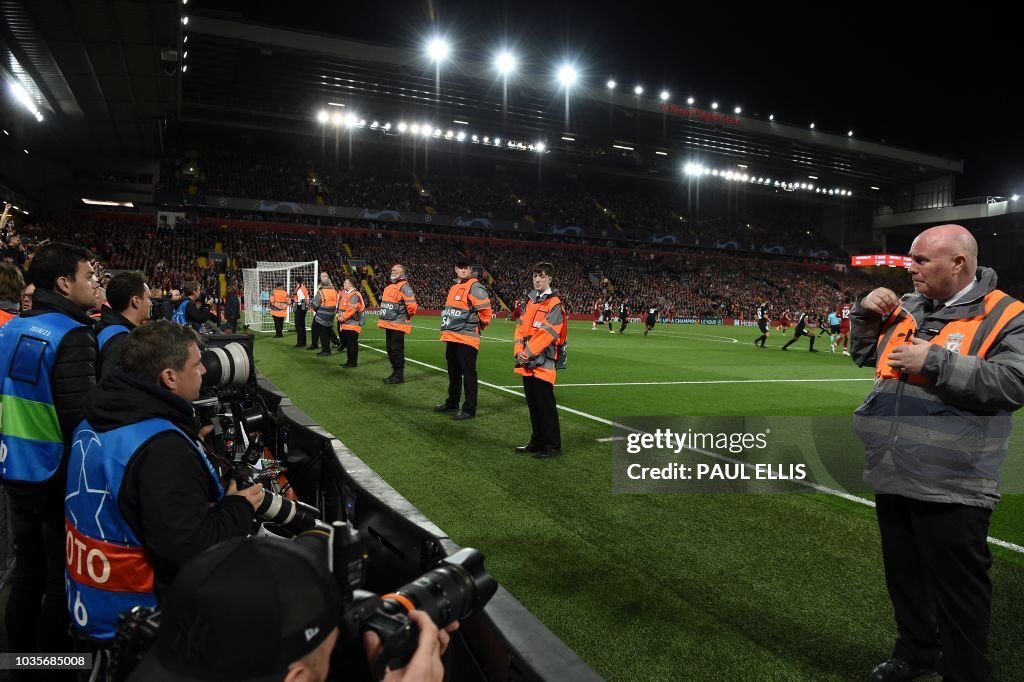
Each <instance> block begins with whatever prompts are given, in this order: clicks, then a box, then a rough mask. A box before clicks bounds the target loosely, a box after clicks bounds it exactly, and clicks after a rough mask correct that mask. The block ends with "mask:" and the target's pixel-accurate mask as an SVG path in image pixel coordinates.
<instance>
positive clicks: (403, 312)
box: [377, 263, 418, 384]
mask: <svg viewBox="0 0 1024 682" xmlns="http://www.w3.org/2000/svg"><path fill="white" fill-rule="evenodd" d="M406 277H407V276H406V273H405V266H404V265H399V264H398V263H395V264H394V265H393V266H391V273H390V277H389V278H390V280H391V283H390V284H388V285H387V286H386V287H384V295H382V296H381V297H380V318H379V319H378V320H377V326H378V327H379V328H381V329H383V330H384V336H385V338H386V341H387V348H388V360H390V361H391V374H390V375H389V376H387V377H385V378H384V383H385V384H401V383H405V335H406V334H408V333H409V332H411V331H412V325H411V324H410V320H412V317H413V315H415V314H416V310H417V308H418V306H417V305H416V294H414V293H413V290H412V287H411V286H409V282H408V280H407V278H406Z"/></svg>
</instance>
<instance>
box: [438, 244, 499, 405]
mask: <svg viewBox="0 0 1024 682" xmlns="http://www.w3.org/2000/svg"><path fill="white" fill-rule="evenodd" d="M455 276H456V277H457V278H458V281H457V282H456V283H455V284H454V285H453V286H452V288H451V289H449V290H448V299H447V300H446V301H445V304H444V311H443V312H442V313H441V340H442V341H444V342H445V346H446V348H445V359H446V360H447V361H448V399H447V400H446V401H444V402H443V403H441V404H440V405H435V406H434V411H435V412H448V411H449V410H458V409H459V398H460V395H461V393H462V388H463V384H465V389H466V400H465V401H464V402H463V403H462V409H461V410H459V412H458V413H456V415H455V417H454V418H455V419H456V420H458V421H462V420H465V419H472V418H473V417H475V416H476V398H477V379H476V356H477V352H478V351H479V350H480V333H481V332H482V331H483V330H484V328H485V327H486V326H487V325H488V324H489V323H490V321H491V298H490V296H489V295H488V293H487V289H486V288H484V285H483V284H481V283H480V282H479V280H477V278H476V277H473V270H472V267H471V266H470V264H469V261H467V260H459V261H458V262H456V263H455Z"/></svg>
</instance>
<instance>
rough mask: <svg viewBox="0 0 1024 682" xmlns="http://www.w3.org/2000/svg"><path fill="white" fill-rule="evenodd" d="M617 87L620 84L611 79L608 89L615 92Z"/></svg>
mask: <svg viewBox="0 0 1024 682" xmlns="http://www.w3.org/2000/svg"><path fill="white" fill-rule="evenodd" d="M616 85H618V83H616V82H615V81H614V80H612V79H611V78H609V79H608V89H609V90H614V89H615V86H616Z"/></svg>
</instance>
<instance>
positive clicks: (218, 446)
mask: <svg viewBox="0 0 1024 682" xmlns="http://www.w3.org/2000/svg"><path fill="white" fill-rule="evenodd" d="M205 346H206V347H205V349H204V350H203V353H202V363H203V367H204V368H205V369H206V373H205V374H204V375H203V383H202V386H201V387H200V390H199V399H198V400H196V401H195V402H194V403H193V406H194V407H195V408H196V413H197V415H198V416H199V421H200V424H202V425H203V426H212V427H213V430H212V431H211V433H210V435H209V436H207V438H206V440H205V441H204V442H205V444H206V445H208V447H209V448H210V450H211V451H212V453H213V455H214V456H215V457H216V458H217V459H218V460H219V461H220V462H221V463H222V464H223V465H224V467H225V468H226V470H227V473H226V478H227V479H229V480H233V481H235V483H236V484H237V486H238V489H239V490H244V489H245V488H248V487H250V486H253V485H262V486H263V487H264V488H266V490H265V491H264V495H263V503H262V504H261V505H260V507H259V509H257V510H256V516H257V518H258V519H260V521H261V522H262V523H264V524H271V525H276V526H283V527H286V528H288V529H289V530H292V531H301V530H305V529H309V528H312V527H313V526H314V525H315V524H316V522H317V519H318V518H319V512H318V511H317V510H316V509H315V508H314V507H312V506H310V505H308V504H305V503H303V502H300V501H299V500H298V498H297V496H296V495H295V494H294V492H292V491H291V488H290V486H289V484H288V480H287V478H286V477H285V475H284V474H285V472H286V471H287V469H286V468H285V467H284V466H282V465H281V463H280V462H279V461H278V460H276V459H274V458H273V457H272V455H271V452H270V449H269V448H268V447H267V446H266V444H265V436H264V433H263V431H264V427H266V426H270V425H271V420H270V419H269V416H268V414H269V413H268V410H267V407H266V405H265V404H264V402H263V399H262V398H261V397H260V395H259V393H258V391H257V390H256V371H255V367H256V365H255V362H254V361H253V356H252V337H250V336H248V335H245V334H211V335H210V336H208V337H206V339H205Z"/></svg>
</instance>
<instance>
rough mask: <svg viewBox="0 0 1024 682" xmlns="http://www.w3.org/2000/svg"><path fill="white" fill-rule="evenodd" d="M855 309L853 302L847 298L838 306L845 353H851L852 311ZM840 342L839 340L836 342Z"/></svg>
mask: <svg viewBox="0 0 1024 682" xmlns="http://www.w3.org/2000/svg"><path fill="white" fill-rule="evenodd" d="M851 310H853V302H852V301H851V300H850V299H846V302H845V303H843V304H842V305H841V306H839V307H838V308H836V315H838V316H839V340H840V341H842V342H843V355H849V354H850V349H849V344H850V311H851ZM836 343H838V341H837V342H836Z"/></svg>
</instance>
